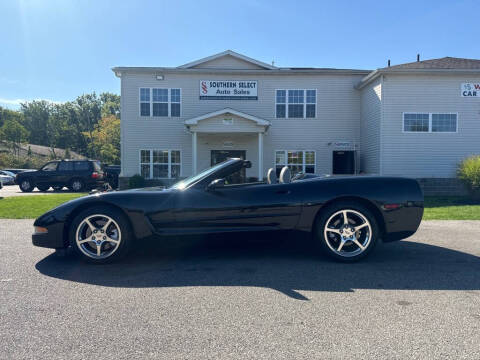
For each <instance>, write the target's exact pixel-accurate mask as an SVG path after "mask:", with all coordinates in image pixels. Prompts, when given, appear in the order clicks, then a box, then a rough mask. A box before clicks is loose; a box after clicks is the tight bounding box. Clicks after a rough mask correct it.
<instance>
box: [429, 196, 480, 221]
mask: <svg viewBox="0 0 480 360" xmlns="http://www.w3.org/2000/svg"><path fill="white" fill-rule="evenodd" d="M423 220H480V201H478V200H477V201H475V200H473V199H471V198H469V197H460V196H426V197H425V212H424V213H423Z"/></svg>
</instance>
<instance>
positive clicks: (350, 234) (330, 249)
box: [314, 202, 379, 262]
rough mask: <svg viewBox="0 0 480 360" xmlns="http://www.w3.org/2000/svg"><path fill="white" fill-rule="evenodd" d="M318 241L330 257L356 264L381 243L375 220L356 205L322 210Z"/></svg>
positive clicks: (334, 206)
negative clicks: (355, 262)
mask: <svg viewBox="0 0 480 360" xmlns="http://www.w3.org/2000/svg"><path fill="white" fill-rule="evenodd" d="M314 235H315V238H316V241H317V243H318V244H319V245H320V247H321V248H322V250H323V251H324V252H325V253H326V254H327V255H329V256H330V257H332V258H334V259H336V260H339V261H343V262H353V261H357V260H360V259H361V258H363V257H365V256H367V255H368V254H369V253H370V252H371V251H372V250H373V248H374V247H375V245H376V244H377V242H378V237H379V228H378V224H377V221H376V219H375V216H373V214H372V213H371V211H370V210H368V209H367V208H366V207H365V206H363V205H361V204H358V203H355V202H339V203H336V204H332V205H330V206H328V208H326V209H324V210H321V214H320V216H319V217H318V218H317V222H316V226H315V234H314Z"/></svg>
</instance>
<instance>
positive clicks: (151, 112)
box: [138, 87, 182, 150]
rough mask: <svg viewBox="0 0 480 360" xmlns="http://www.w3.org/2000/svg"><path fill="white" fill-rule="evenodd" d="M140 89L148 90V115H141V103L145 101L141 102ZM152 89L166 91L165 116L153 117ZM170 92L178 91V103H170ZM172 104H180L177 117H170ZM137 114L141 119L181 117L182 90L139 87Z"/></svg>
mask: <svg viewBox="0 0 480 360" xmlns="http://www.w3.org/2000/svg"><path fill="white" fill-rule="evenodd" d="M142 89H148V91H149V95H150V96H149V99H150V101H149V102H148V104H149V108H150V115H142V103H147V102H146V101H142ZM153 89H163V90H167V97H168V102H167V106H168V112H167V115H166V116H160V115H155V116H154V115H153V103H154V101H153ZM172 90H179V96H180V100H179V101H178V102H172ZM155 103H157V104H165V103H164V102H158V101H156V102H155ZM172 104H180V112H179V115H178V116H172ZM138 114H139V116H140V117H141V118H151V117H153V118H181V117H182V88H177V87H173V88H168V87H139V88H138ZM143 150H148V149H143Z"/></svg>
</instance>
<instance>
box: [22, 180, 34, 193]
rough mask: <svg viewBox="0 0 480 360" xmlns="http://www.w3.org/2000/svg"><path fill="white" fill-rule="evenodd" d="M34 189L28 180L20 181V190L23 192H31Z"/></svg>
mask: <svg viewBox="0 0 480 360" xmlns="http://www.w3.org/2000/svg"><path fill="white" fill-rule="evenodd" d="M33 188H34V184H33V182H32V180H30V179H24V180H22V181H20V190H22V191H23V192H32V191H33Z"/></svg>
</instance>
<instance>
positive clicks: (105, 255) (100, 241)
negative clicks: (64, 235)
mask: <svg viewBox="0 0 480 360" xmlns="http://www.w3.org/2000/svg"><path fill="white" fill-rule="evenodd" d="M132 239H133V233H132V231H131V229H130V226H129V223H128V219H127V218H126V216H125V215H124V214H123V213H122V212H121V211H120V210H117V209H113V208H109V207H103V206H99V207H94V208H89V209H86V210H84V211H82V212H81V213H80V214H78V215H77V216H76V217H75V219H74V221H73V222H72V225H71V227H70V245H71V246H72V247H73V249H74V250H75V252H76V253H77V254H78V255H80V257H81V258H82V259H83V260H86V261H88V262H92V263H98V264H102V263H108V262H112V261H116V260H119V259H120V258H122V257H123V256H125V255H126V254H127V252H128V250H129V248H130V243H131V241H132Z"/></svg>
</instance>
